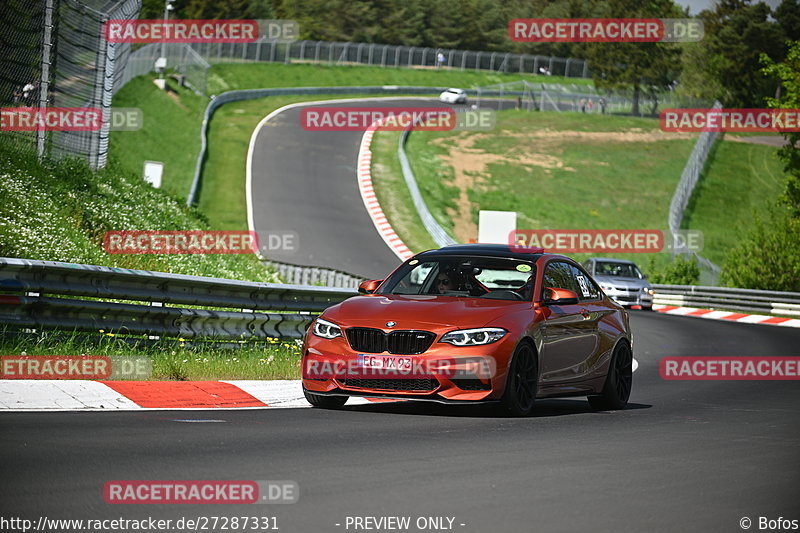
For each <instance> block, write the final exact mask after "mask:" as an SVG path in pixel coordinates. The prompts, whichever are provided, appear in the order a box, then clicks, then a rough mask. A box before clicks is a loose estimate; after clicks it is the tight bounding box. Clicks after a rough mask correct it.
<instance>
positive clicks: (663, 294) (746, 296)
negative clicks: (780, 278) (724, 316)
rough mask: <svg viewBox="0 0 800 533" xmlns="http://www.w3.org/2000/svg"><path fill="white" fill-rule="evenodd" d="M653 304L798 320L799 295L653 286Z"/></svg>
mask: <svg viewBox="0 0 800 533" xmlns="http://www.w3.org/2000/svg"><path fill="white" fill-rule="evenodd" d="M653 290H654V291H655V297H654V299H653V302H654V303H656V304H661V305H674V306H679V307H701V308H707V309H721V310H730V311H745V312H750V313H767V314H772V315H779V316H797V317H800V292H779V291H760V290H755V289H732V288H727V287H707V286H702V285H653Z"/></svg>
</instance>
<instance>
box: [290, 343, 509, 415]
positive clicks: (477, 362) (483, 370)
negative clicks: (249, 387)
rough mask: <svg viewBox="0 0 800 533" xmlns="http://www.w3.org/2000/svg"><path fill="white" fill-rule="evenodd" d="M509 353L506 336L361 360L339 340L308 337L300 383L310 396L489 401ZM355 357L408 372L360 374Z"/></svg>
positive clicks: (498, 392) (497, 393) (499, 389)
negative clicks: (408, 366) (399, 364)
mask: <svg viewBox="0 0 800 533" xmlns="http://www.w3.org/2000/svg"><path fill="white" fill-rule="evenodd" d="M437 338H438V336H437ZM514 347H515V346H514V340H513V339H509V335H506V337H504V338H503V339H501V340H500V341H498V342H496V343H493V344H489V345H486V346H470V347H457V346H452V345H450V344H447V343H441V342H434V344H433V345H432V346H431V347H430V348H429V349H428V350H427V351H426V352H424V353H422V354H419V355H395V354H389V353H385V352H384V353H381V354H364V353H363V352H357V351H355V350H353V349H352V348H351V347H350V345H349V344H348V342H347V340H345V339H344V338H342V337H338V338H336V339H331V340H328V339H321V338H319V337H316V336H314V335H312V334H309V335H308V337H307V338H306V342H305V344H304V347H303V357H302V370H303V379H302V382H303V387H304V388H305V389H306V390H307V391H308V392H311V393H314V394H332V395H348V396H375V397H385V398H402V399H416V400H429V401H438V402H451V401H453V402H481V401H492V400H498V399H500V397H501V396H502V394H503V390H504V388H505V380H506V371H507V367H508V361H509V359H510V357H511V354H512V353H513V351H514ZM360 354H361V355H362V356H363V355H367V356H379V357H392V358H408V359H411V360H412V363H413V364H412V371H410V372H407V373H406V372H389V371H376V370H373V369H364V368H362V367H361V364H362V363H361V361H360V360H359V355H360ZM362 360H363V358H362Z"/></svg>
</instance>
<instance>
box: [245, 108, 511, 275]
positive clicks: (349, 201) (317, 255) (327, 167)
mask: <svg viewBox="0 0 800 533" xmlns="http://www.w3.org/2000/svg"><path fill="white" fill-rule="evenodd" d="M485 104H486V105H487V106H489V107H494V108H497V106H498V105H499V104H498V102H497V101H488V102H485ZM444 105H445V104H442V103H440V102H438V101H437V100H436V99H434V98H426V99H419V98H413V99H412V98H409V99H402V98H400V99H386V98H382V99H381V98H378V99H363V100H359V101H358V102H350V103H322V104H317V105H316V106H317V107H417V108H419V107H434V106H435V107H442V106H444ZM506 105H513V103H512V102H508V103H507V104H506ZM306 107H314V106H311V105H310V106H298V107H293V108H289V109H286V110H284V111H283V112H281V113H279V114H277V115H275V116H273V117H272V118H270V120H269V121H267V122H266V123H265V124H264V126H263V127H262V128H261V129H260V130H259V132H258V133H257V137H256V139H255V145H254V150H253V161H252V162H251V165H252V198H253V206H254V208H253V223H254V230H255V231H256V232H257V233H258V235H259V237H260V239H261V242H265V237H264V235H267V234H270V233H273V234H282V233H285V232H292V233H293V234H295V235H296V237H297V246H296V249H295V250H289V251H282V250H275V251H271V252H269V251H265V250H263V249H262V253H264V255H265V256H267V258H269V259H273V260H275V261H280V262H284V263H290V264H296V265H305V266H320V267H326V268H333V269H336V270H340V271H343V272H347V273H350V274H354V275H358V276H365V277H367V278H373V279H382V278H384V277H386V276H387V275H388V274H389V273H390V272H391V271H392V270H394V269H395V268H396V267H397V265H399V264H400V259H398V257H397V256H396V255H395V254H394V253H393V252H392V251H391V250H390V249H389V248H388V247H387V246H386V244H385V243H384V242H383V239H382V238H381V236H380V235H379V234H378V231H377V230H376V229H375V226H374V225H373V223H372V220H371V219H370V218H369V215H368V214H367V211H366V209H365V208H364V203H363V201H362V199H361V195H360V193H359V191H358V183H357V179H356V160H357V156H358V149H359V146H360V144H361V138H362V137H363V132H361V131H335V132H327V131H305V130H303V129H302V128H301V127H300V116H301V112H302V110H303V109H304V108H306ZM462 107H463V106H462Z"/></svg>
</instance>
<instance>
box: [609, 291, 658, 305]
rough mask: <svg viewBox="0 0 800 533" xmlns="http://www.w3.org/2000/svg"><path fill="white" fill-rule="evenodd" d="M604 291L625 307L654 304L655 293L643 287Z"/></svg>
mask: <svg viewBox="0 0 800 533" xmlns="http://www.w3.org/2000/svg"><path fill="white" fill-rule="evenodd" d="M603 292H605V293H606V295H607V296H608V297H609V298H611V299H612V300H614V301H615V302H616V303H618V304H619V305H622V306H625V307H631V306H634V305H640V306H642V307H652V306H653V295H652V294H649V293H647V292H644V291H642V290H641V289H603Z"/></svg>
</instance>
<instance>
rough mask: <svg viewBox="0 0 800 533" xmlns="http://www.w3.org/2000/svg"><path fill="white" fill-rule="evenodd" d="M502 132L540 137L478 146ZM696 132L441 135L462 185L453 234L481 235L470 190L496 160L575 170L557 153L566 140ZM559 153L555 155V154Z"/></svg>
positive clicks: (655, 138) (653, 138)
mask: <svg viewBox="0 0 800 533" xmlns="http://www.w3.org/2000/svg"><path fill="white" fill-rule="evenodd" d="M496 135H501V136H503V137H506V138H509V137H510V138H514V139H520V140H524V141H530V140H536V141H537V142H536V143H529V142H521V143H519V144H518V145H517V146H516V147H515V153H513V154H494V153H488V152H485V151H484V150H482V149H480V148H476V147H475V145H476V144H477V143H479V142H481V141H484V140H486V139H489V138H491V137H492V136H496ZM695 137H696V134H692V133H669V132H663V131H661V130H650V131H645V130H643V129H641V128H631V129H630V130H627V131H621V132H602V131H569V130H565V131H559V130H548V129H544V130H538V131H534V132H528V133H513V132H509V131H501V132H496V133H491V134H481V133H477V134H470V133H467V132H462V133H460V134H458V135H456V136H453V137H446V138H439V139H436V140H434V141H433V143H434V144H435V145H437V146H441V147H443V148H446V149H447V151H448V154H447V155H444V156H439V157H440V159H441V160H442V162H443V163H444V164H446V165H450V166H451V167H452V168H453V176H454V177H453V182H452V184H451V185H453V186H454V187H457V188H458V191H459V194H458V198H457V200H456V208H455V209H448V215H449V216H450V218H451V220H452V221H453V233H454V234H455V237H456V239H457V240H459V241H461V242H468V241H469V239H474V238H475V236H476V235H477V234H478V227H477V225H476V224H475V222H474V221H473V219H472V208H473V205H472V202H470V200H469V191H470V190H472V189H475V188H476V187H480V186H481V184H483V183H485V182H486V177H485V176H486V174H487V172H488V167H489V165H490V164H492V163H506V164H512V165H517V166H522V167H528V169H529V170H530V169H531V167H539V168H542V169H544V172H545V173H546V174H550V173H551V171H552V170H553V169H558V170H562V171H568V172H574V171H575V169H574V168H571V167H567V166H565V165H564V161H563V160H561V158H560V157H558V155H557V154H559V153H561V151H562V150H563V142H564V141H568V142H576V141H577V142H602V143H609V142H620V143H622V142H637V143H641V142H645V143H649V142H659V141H671V140H676V139H691V138H695ZM554 154H555V155H554ZM596 163H597V164H598V165H603V166H608V165H609V163H608V162H605V161H597V162H596Z"/></svg>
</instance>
